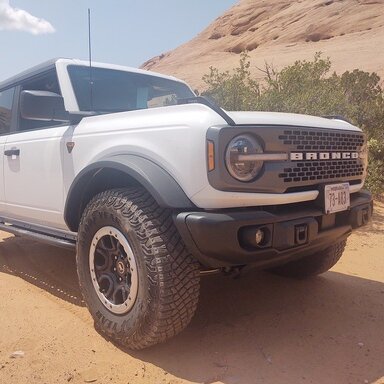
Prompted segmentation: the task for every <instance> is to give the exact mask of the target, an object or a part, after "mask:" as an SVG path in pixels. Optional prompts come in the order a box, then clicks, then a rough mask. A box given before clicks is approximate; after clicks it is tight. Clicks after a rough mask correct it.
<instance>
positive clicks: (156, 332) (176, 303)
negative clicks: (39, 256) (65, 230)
mask: <svg viewBox="0 0 384 384" xmlns="http://www.w3.org/2000/svg"><path fill="white" fill-rule="evenodd" d="M76 259H77V269H78V276H79V281H80V286H81V289H82V293H83V296H84V300H85V302H86V304H87V306H88V309H89V311H90V312H91V314H92V316H93V318H94V320H95V325H96V327H97V328H98V329H99V330H100V331H101V332H102V333H104V334H106V335H107V336H108V337H110V338H112V339H114V340H115V341H116V342H118V343H120V344H124V345H125V346H127V347H129V348H132V349H141V348H145V347H148V346H150V345H153V344H157V343H160V342H162V341H165V340H166V339H168V338H170V337H172V336H174V335H176V334H177V333H178V332H180V331H181V330H182V329H184V328H185V327H186V326H187V325H188V323H189V322H190V320H191V318H192V316H193V314H194V312H195V310H196V307H197V302H198V295H199V265H198V263H197V261H196V260H195V259H194V258H193V257H192V255H190V254H189V252H188V251H187V250H186V248H185V245H184V244H183V242H182V240H181V238H180V236H179V234H178V232H177V230H176V228H175V226H174V224H173V220H172V217H171V213H170V211H168V210H166V209H163V208H160V207H159V206H158V205H157V203H156V202H155V201H154V199H153V198H152V197H151V195H149V194H148V193H147V192H146V191H145V190H144V189H142V188H125V189H116V190H110V191H106V192H103V193H101V194H99V195H97V196H96V197H95V198H94V199H92V201H91V202H90V203H89V204H88V206H87V207H86V209H85V211H84V214H83V216H82V219H81V223H80V226H79V232H78V244H77V257H76Z"/></svg>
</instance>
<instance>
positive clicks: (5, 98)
mask: <svg viewBox="0 0 384 384" xmlns="http://www.w3.org/2000/svg"><path fill="white" fill-rule="evenodd" d="M14 93H15V88H10V89H6V90H5V91H0V135H4V134H7V133H8V132H9V130H10V128H11V116H12V102H13V95H14Z"/></svg>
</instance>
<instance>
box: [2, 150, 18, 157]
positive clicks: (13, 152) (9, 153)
mask: <svg viewBox="0 0 384 384" xmlns="http://www.w3.org/2000/svg"><path fill="white" fill-rule="evenodd" d="M4 156H20V149H7V150H6V151H4Z"/></svg>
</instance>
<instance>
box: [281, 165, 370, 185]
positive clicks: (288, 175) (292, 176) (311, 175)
mask: <svg viewBox="0 0 384 384" xmlns="http://www.w3.org/2000/svg"><path fill="white" fill-rule="evenodd" d="M363 174H364V166H363V165H362V164H361V162H360V161H358V160H332V161H328V162H327V161H311V162H305V163H297V164H295V167H293V168H284V172H283V173H280V174H279V177H280V178H282V179H284V182H285V183H290V182H299V181H308V180H313V181H316V180H318V181H322V180H332V179H340V178H345V177H355V176H363Z"/></svg>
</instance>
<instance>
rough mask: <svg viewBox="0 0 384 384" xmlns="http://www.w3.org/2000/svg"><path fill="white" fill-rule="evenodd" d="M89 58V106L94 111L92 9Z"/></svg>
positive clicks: (89, 28) (89, 27) (89, 19)
mask: <svg viewBox="0 0 384 384" xmlns="http://www.w3.org/2000/svg"><path fill="white" fill-rule="evenodd" d="M88 58H89V104H90V110H91V111H92V110H93V78H92V41H91V9H90V8H88Z"/></svg>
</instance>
